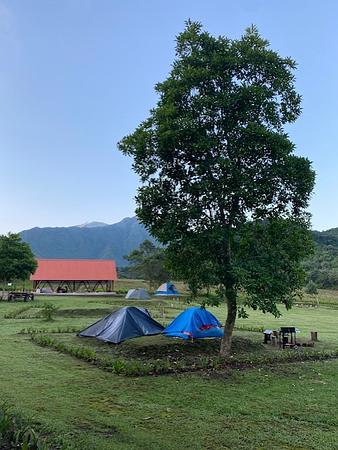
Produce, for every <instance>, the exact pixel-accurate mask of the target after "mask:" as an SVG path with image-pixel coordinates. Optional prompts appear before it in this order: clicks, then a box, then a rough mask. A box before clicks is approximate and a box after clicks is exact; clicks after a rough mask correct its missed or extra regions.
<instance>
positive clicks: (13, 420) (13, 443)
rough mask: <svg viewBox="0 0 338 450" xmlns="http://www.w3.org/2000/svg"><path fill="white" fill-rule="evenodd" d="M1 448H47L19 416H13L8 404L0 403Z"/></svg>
mask: <svg viewBox="0 0 338 450" xmlns="http://www.w3.org/2000/svg"><path fill="white" fill-rule="evenodd" d="M0 444H1V448H8V449H11V448H13V449H14V448H16V449H19V450H48V447H47V445H46V444H45V443H44V442H43V441H42V439H41V438H40V437H39V435H38V433H37V432H36V431H35V430H34V429H33V428H32V427H30V426H29V425H27V424H25V423H24V422H23V421H22V419H21V418H19V417H18V416H15V415H14V414H13V413H12V412H11V411H10V408H9V407H8V405H6V404H2V405H0Z"/></svg>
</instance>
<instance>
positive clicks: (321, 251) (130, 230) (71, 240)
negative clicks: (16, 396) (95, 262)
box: [20, 217, 338, 289]
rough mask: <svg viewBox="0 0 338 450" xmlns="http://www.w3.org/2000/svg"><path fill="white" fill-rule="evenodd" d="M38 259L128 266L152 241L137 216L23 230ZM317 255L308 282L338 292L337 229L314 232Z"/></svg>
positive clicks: (310, 260)
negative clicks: (111, 221)
mask: <svg viewBox="0 0 338 450" xmlns="http://www.w3.org/2000/svg"><path fill="white" fill-rule="evenodd" d="M20 234H21V237H22V239H23V240H24V241H25V242H27V243H28V244H29V245H30V246H31V248H32V250H33V252H34V254H35V256H36V257H38V258H80V259H82V258H83V259H84V258H88V259H115V261H116V264H117V265H118V266H119V267H123V266H126V265H128V261H126V259H125V258H124V256H126V255H128V254H129V253H130V252H131V251H132V250H134V249H136V248H137V247H138V246H139V245H140V244H141V242H143V241H144V240H145V239H149V240H151V241H153V242H154V239H153V238H152V237H151V236H150V234H149V233H148V231H147V230H146V229H145V228H144V226H143V225H142V224H140V223H139V222H138V220H137V218H136V217H127V218H125V219H123V220H121V221H120V222H118V223H114V224H112V225H108V224H106V223H103V222H87V223H84V224H81V225H77V226H73V227H59V228H32V229H30V230H25V231H22V232H21V233H20ZM312 234H313V238H314V241H315V253H314V254H313V255H312V256H310V257H309V258H308V259H307V260H306V261H305V262H304V267H305V269H306V272H307V278H308V280H312V281H313V282H314V283H315V284H316V285H317V286H319V287H322V288H330V289H332V288H333V289H338V228H333V229H331V230H327V231H313V233H312Z"/></svg>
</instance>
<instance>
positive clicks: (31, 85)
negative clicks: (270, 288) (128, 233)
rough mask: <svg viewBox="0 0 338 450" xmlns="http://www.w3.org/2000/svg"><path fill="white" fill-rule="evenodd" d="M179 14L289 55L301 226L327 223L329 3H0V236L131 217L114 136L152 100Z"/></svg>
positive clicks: (331, 96) (336, 26) (126, 167)
mask: <svg viewBox="0 0 338 450" xmlns="http://www.w3.org/2000/svg"><path fill="white" fill-rule="evenodd" d="M188 18H191V19H193V20H199V21H201V22H202V23H203V24H204V27H205V28H206V29H207V30H208V31H210V32H211V33H213V34H216V35H219V34H223V35H227V36H228V37H230V38H237V37H240V36H241V34H242V33H243V31H244V29H245V28H246V27H247V26H249V25H250V24H252V23H254V24H256V25H257V26H258V28H259V30H260V32H261V34H262V35H263V36H264V37H265V38H267V39H269V40H270V42H271V46H272V47H273V48H274V49H275V50H277V51H279V52H280V53H281V54H282V55H285V56H292V57H293V58H294V59H296V61H297V62H298V64H299V67H298V70H297V86H298V90H299V92H300V93H301V94H302V95H303V115H302V117H301V118H300V119H299V120H298V121H297V122H296V123H295V124H293V125H292V127H291V128H290V130H289V132H290V134H291V136H292V138H293V140H294V142H295V143H296V146H297V153H299V154H302V155H306V156H308V157H309V158H310V159H311V160H312V161H313V164H314V168H315V170H316V172H317V184H316V189H315V194H314V196H313V199H312V202H311V212H312V213H313V227H314V228H316V229H325V228H330V227H336V226H338V207H337V206H338V204H337V203H338V202H337V200H336V196H337V192H338V148H337V143H338V139H337V130H338V113H337V110H338V31H337V30H338V2H337V1H336V0H326V1H325V2H319V1H318V0H317V1H313V0H297V1H294V0H283V1H277V0H276V1H272V0H232V1H229V0H210V1H205V0H186V1H185V0H171V1H159V0H157V1H155V0H144V1H141V0H0V66H1V67H0V152H1V172H0V173H1V175H0V192H1V194H0V195H1V197H0V198H1V221H0V233H5V232H8V231H19V230H22V229H26V228H31V227H33V226H40V227H41V226H69V225H75V224H79V223H83V222H85V221H91V220H100V221H105V222H108V223H113V222H115V221H118V220H120V219H122V218H123V217H125V216H131V215H133V214H134V200H133V197H134V194H135V190H136V188H137V184H138V181H137V178H136V176H135V175H134V174H133V172H132V170H131V164H130V161H129V160H128V159H127V158H125V157H124V156H123V155H121V154H119V152H118V151H117V150H116V143H117V142H118V141H119V139H121V137H123V136H124V135H125V134H127V133H129V132H131V131H132V130H133V129H134V128H135V126H136V125H138V123H139V122H140V121H141V120H143V119H145V118H146V117H147V114H148V111H149V109H150V108H151V107H152V106H153V105H154V104H155V101H156V95H155V93H154V89H153V87H154V85H155V83H156V82H158V81H161V80H163V79H164V78H165V77H166V75H167V73H168V71H169V69H170V64H171V62H172V60H173V57H174V39H175V35H177V34H178V33H179V32H180V31H181V30H182V29H183V27H184V21H185V20H186V19H188Z"/></svg>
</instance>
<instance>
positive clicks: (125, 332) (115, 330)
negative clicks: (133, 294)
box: [79, 306, 164, 344]
mask: <svg viewBox="0 0 338 450" xmlns="http://www.w3.org/2000/svg"><path fill="white" fill-rule="evenodd" d="M163 329H164V327H163V326H162V325H161V324H160V323H158V322H156V320H154V319H153V318H152V317H151V316H150V314H149V312H148V311H147V310H146V309H144V308H137V307H136V306H125V307H124V308H121V309H118V310H117V311H114V312H112V313H111V314H109V315H108V316H106V317H104V318H103V319H100V320H98V321H97V322H95V323H93V324H92V325H90V326H89V327H88V328H86V329H84V330H83V331H81V332H80V333H79V336H81V337H96V338H97V339H100V341H104V342H111V343H113V344H119V343H120V342H123V341H125V340H127V339H132V338H135V337H139V336H151V335H154V334H160V333H162V330H163Z"/></svg>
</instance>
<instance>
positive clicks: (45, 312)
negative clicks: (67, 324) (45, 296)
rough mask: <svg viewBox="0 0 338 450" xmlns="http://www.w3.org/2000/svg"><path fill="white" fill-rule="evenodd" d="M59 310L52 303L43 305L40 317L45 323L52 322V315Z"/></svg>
mask: <svg viewBox="0 0 338 450" xmlns="http://www.w3.org/2000/svg"><path fill="white" fill-rule="evenodd" d="M58 309H59V308H58V307H57V306H55V305H53V303H45V304H44V305H43V306H42V309H41V312H40V314H41V317H43V318H44V319H45V320H46V322H52V321H53V320H54V314H55V312H56V311H57V310H58Z"/></svg>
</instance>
